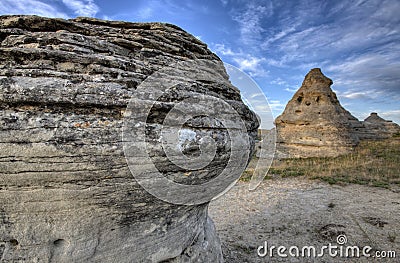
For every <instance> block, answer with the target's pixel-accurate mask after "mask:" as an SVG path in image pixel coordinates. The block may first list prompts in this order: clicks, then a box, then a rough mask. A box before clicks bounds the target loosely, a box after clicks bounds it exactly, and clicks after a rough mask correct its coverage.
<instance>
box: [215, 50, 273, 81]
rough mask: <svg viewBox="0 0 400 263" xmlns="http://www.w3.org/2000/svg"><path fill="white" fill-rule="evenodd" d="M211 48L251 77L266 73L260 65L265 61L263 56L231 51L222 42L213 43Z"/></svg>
mask: <svg viewBox="0 0 400 263" xmlns="http://www.w3.org/2000/svg"><path fill="white" fill-rule="evenodd" d="M212 49H213V51H214V52H216V53H217V54H218V55H222V56H223V57H226V58H228V59H229V60H230V61H231V62H233V64H235V66H237V67H238V68H239V69H240V70H243V71H245V72H246V73H248V74H249V75H250V76H251V77H262V76H266V75H267V74H268V72H267V71H266V70H265V69H264V67H263V65H262V63H264V62H265V61H266V59H265V58H262V57H255V56H253V55H251V54H249V53H245V52H243V51H241V50H240V51H233V50H232V49H231V48H229V47H226V46H225V45H224V44H215V45H213V47H212Z"/></svg>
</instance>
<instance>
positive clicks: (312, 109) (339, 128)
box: [275, 68, 362, 157]
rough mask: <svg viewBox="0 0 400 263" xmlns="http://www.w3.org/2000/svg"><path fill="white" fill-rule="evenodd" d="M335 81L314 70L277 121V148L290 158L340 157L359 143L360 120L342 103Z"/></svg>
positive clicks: (307, 76)
mask: <svg viewBox="0 0 400 263" xmlns="http://www.w3.org/2000/svg"><path fill="white" fill-rule="evenodd" d="M332 83H333V82H332V80H331V79H329V78H327V77H326V76H324V75H323V74H322V72H321V70H320V69H318V68H315V69H312V70H311V71H310V72H309V73H308V74H307V75H306V77H305V79H304V81H303V84H302V85H301V87H300V89H299V90H298V91H297V92H296V93H295V94H294V96H293V98H292V99H291V100H290V101H289V102H288V104H287V105H286V108H285V110H284V112H283V113H282V115H280V116H278V118H277V119H276V121H275V124H276V128H277V135H278V139H277V150H278V151H279V152H282V153H284V154H286V155H287V156H288V157H315V156H338V155H340V154H344V153H347V152H349V151H351V150H352V149H353V147H354V146H356V145H357V143H358V141H359V138H358V136H357V135H356V134H354V132H353V129H354V127H356V126H362V125H361V123H360V122H359V121H358V120H357V118H355V117H354V116H352V115H351V114H350V113H349V112H348V111H347V110H345V109H344V108H343V107H342V106H341V105H340V103H339V100H338V99H337V97H336V94H335V93H334V92H333V91H332V89H331V88H330V86H331V85H332Z"/></svg>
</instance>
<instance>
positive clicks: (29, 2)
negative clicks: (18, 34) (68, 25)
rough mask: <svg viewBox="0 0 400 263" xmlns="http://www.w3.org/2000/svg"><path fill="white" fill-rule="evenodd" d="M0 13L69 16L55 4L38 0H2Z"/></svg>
mask: <svg viewBox="0 0 400 263" xmlns="http://www.w3.org/2000/svg"><path fill="white" fill-rule="evenodd" d="M0 14H24V15H39V16H47V17H61V18H67V17H68V15H67V14H66V13H64V12H62V11H59V10H58V9H57V8H56V7H55V6H54V5H50V4H46V3H43V2H41V1H37V0H2V1H1V3H0Z"/></svg>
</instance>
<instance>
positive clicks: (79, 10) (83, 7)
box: [62, 0, 100, 17]
mask: <svg viewBox="0 0 400 263" xmlns="http://www.w3.org/2000/svg"><path fill="white" fill-rule="evenodd" d="M62 2H63V3H64V5H66V6H67V7H68V8H69V9H71V10H72V11H73V12H74V14H75V15H77V16H88V17H94V16H95V15H96V14H97V13H98V12H99V11H100V8H99V7H98V6H97V5H96V4H95V2H94V1H93V0H62Z"/></svg>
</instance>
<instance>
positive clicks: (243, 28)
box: [233, 1, 273, 45]
mask: <svg viewBox="0 0 400 263" xmlns="http://www.w3.org/2000/svg"><path fill="white" fill-rule="evenodd" d="M267 4H268V5H266V3H263V4H257V3H255V2H249V3H248V4H247V5H246V8H245V10H240V11H238V10H237V11H236V12H234V14H233V20H235V21H236V22H238V23H239V31H240V35H241V41H242V42H243V43H244V44H250V45H252V44H255V43H256V42H258V41H260V40H261V39H262V34H263V33H264V29H263V26H262V24H261V22H262V19H263V18H264V17H269V16H271V15H272V14H273V5H272V1H268V2H267Z"/></svg>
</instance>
